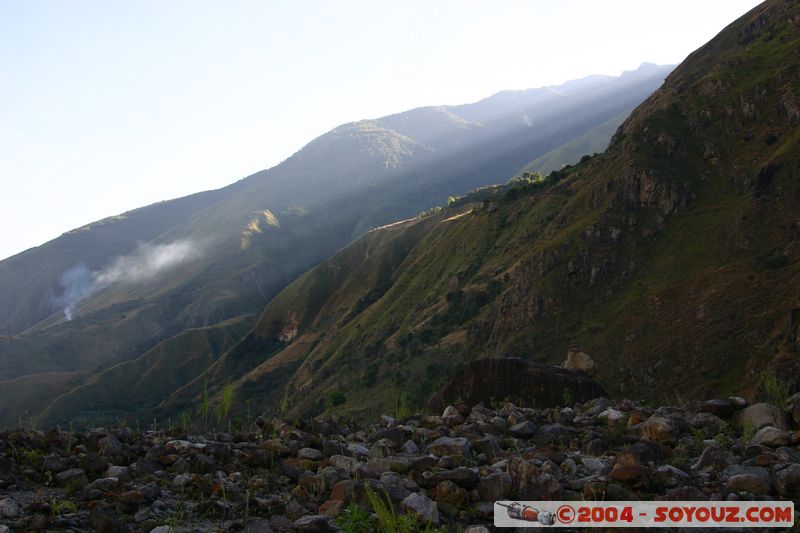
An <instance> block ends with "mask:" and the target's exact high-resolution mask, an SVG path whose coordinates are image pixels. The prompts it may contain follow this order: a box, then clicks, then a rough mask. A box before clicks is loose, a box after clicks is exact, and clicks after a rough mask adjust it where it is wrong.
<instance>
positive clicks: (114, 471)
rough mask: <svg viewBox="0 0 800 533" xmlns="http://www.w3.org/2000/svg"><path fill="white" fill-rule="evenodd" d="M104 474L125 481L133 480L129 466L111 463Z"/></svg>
mask: <svg viewBox="0 0 800 533" xmlns="http://www.w3.org/2000/svg"><path fill="white" fill-rule="evenodd" d="M104 475H105V477H115V478H117V479H118V480H120V481H121V482H123V483H125V482H128V481H131V480H132V479H133V476H132V475H131V471H130V469H129V468H128V467H127V466H115V465H111V466H109V467H108V468H107V469H106V472H105V474H104Z"/></svg>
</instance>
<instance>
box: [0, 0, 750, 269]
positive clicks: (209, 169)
mask: <svg viewBox="0 0 800 533" xmlns="http://www.w3.org/2000/svg"><path fill="white" fill-rule="evenodd" d="M758 3H759V2H756V1H753V0H716V1H713V0H703V1H698V0H690V1H689V0H671V1H669V2H655V1H642V0H629V1H625V0H608V1H600V0H585V1H578V0H547V1H544V0H486V1H465V0H428V1H417V0H402V1H377V0H369V1H363V2H356V1H347V0H336V1H328V2H323V1H322V0H320V1H316V2H308V1H298V0H286V1H276V0H258V1H245V0H235V1H231V2H221V1H218V0H215V1H202V0H190V1H177V0H152V1H148V0H144V1H143V0H136V1H133V0H126V1H123V0H102V1H88V0H80V1H77V0H76V1H63V0H52V1H48V0H35V1H30V0H3V1H2V2H0V176H1V178H0V179H2V181H1V182H0V185H1V186H2V188H1V189H0V199H1V200H0V227H2V228H3V231H2V233H1V234H0V235H1V237H0V258H3V257H6V256H9V255H12V254H14V253H17V252H20V251H22V250H24V249H26V248H29V247H31V246H35V245H38V244H41V243H43V242H45V241H47V240H50V239H52V238H55V237H57V236H58V235H59V234H61V233H63V232H64V231H67V230H69V229H71V228H74V227H77V226H80V225H83V224H85V223H88V222H91V221H93V220H97V219H100V218H103V217H105V216H109V215H114V214H118V213H121V212H123V211H126V210H128V209H132V208H135V207H138V206H141V205H146V204H149V203H153V202H156V201H160V200H164V199H169V198H173V197H176V196H182V195H185V194H188V193H191V192H196V191H201V190H205V189H211V188H217V187H221V186H223V185H226V184H228V183H231V182H233V181H236V180H237V179H239V178H242V177H244V176H246V175H249V174H252V173H253V172H255V171H258V170H261V169H264V168H268V167H270V166H273V165H274V164H276V163H278V162H280V161H281V160H283V159H285V158H287V157H288V156H290V155H291V154H292V153H293V152H295V151H296V150H298V149H299V148H300V147H302V145H304V144H305V143H306V142H308V141H310V140H311V139H312V138H314V137H316V136H318V135H320V134H322V133H324V132H325V131H327V130H329V129H331V128H333V127H335V126H336V125H338V124H341V123H344V122H349V121H353V120H357V119H361V118H370V117H378V116H382V115H386V114H390V113H394V112H398V111H402V110H405V109H409V108H412V107H417V106H421V105H429V104H459V103H465V102H470V101H475V100H478V99H480V98H483V97H485V96H488V95H490V94H492V93H495V92H497V91H499V90H503V89H524V88H530V87H537V86H542V85H551V84H557V83H561V82H563V81H566V80H568V79H573V78H578V77H582V76H585V75H588V74H619V73H620V72H621V71H622V70H630V69H633V68H636V67H637V66H638V65H639V64H640V63H642V62H644V61H648V62H654V63H660V64H664V63H678V62H680V61H681V60H682V59H683V58H684V57H685V56H686V55H687V54H689V53H690V52H691V51H692V50H694V49H695V48H697V47H698V46H700V45H702V44H703V43H704V42H706V41H708V40H709V39H710V38H712V37H713V36H714V35H715V34H716V33H717V32H719V31H720V30H721V29H722V28H723V27H724V26H725V25H727V24H728V23H729V22H731V21H733V20H734V19H735V18H736V17H738V16H739V15H741V14H743V13H744V12H746V11H747V10H748V9H750V8H751V7H753V6H755V5H756V4H758Z"/></svg>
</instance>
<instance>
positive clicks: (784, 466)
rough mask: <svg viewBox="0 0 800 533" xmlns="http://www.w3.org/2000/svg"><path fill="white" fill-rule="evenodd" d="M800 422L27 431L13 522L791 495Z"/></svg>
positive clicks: (294, 517) (517, 411) (767, 415)
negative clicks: (379, 503) (383, 505)
mask: <svg viewBox="0 0 800 533" xmlns="http://www.w3.org/2000/svg"><path fill="white" fill-rule="evenodd" d="M799 426H800V395H798V396H795V397H792V398H790V399H789V400H788V401H787V402H786V406H785V407H778V406H776V405H771V404H767V403H756V404H752V405H748V402H747V401H746V400H744V399H742V398H728V399H724V400H710V401H707V402H704V403H702V402H698V403H692V404H688V405H685V406H682V407H659V408H653V407H648V406H646V405H643V404H640V403H637V402H633V401H627V400H626V401H621V402H615V401H612V400H608V399H604V398H601V399H595V400H592V401H589V402H587V403H584V404H576V405H575V406H574V407H564V408H547V409H530V408H524V407H518V406H515V405H513V404H511V403H506V404H504V405H494V406H493V407H488V406H485V405H478V406H475V407H472V408H469V407H467V406H465V405H460V406H457V407H453V406H449V407H447V408H446V409H445V410H444V413H443V414H442V415H441V416H412V417H409V418H403V419H398V418H393V417H389V416H383V417H382V418H381V421H380V423H379V424H376V425H373V426H369V427H355V426H353V425H348V424H337V423H336V422H335V421H320V420H306V421H298V422H295V423H294V424H292V423H290V422H288V421H285V420H280V419H274V420H271V421H267V420H259V421H258V423H257V424H255V425H254V426H253V427H252V429H250V430H249V431H244V432H241V433H237V434H227V433H215V434H206V435H199V434H181V433H178V432H165V431H152V432H143V433H137V432H135V431H132V430H131V429H129V428H124V429H99V428H98V429H94V430H91V431H88V432H75V433H72V432H66V431H59V430H51V431H48V432H41V431H31V430H27V431H13V432H8V433H4V434H2V435H0V524H5V525H0V532H6V531H8V530H9V529H10V530H11V531H33V530H36V531H40V530H51V531H89V530H94V531H99V532H117V531H120V532H121V531H142V532H151V531H152V532H166V531H248V532H268V531H335V530H337V529H341V530H343V531H353V532H358V531H380V530H385V529H386V528H387V527H388V526H387V525H386V524H385V523H384V522H379V521H378V519H377V517H375V516H374V514H375V507H374V499H375V496H376V495H378V497H381V496H383V497H385V498H388V499H389V500H391V502H392V505H393V506H394V508H395V509H396V510H397V518H396V521H397V522H398V523H399V525H400V526H401V527H406V530H418V529H420V530H424V529H425V528H426V527H427V528H428V529H429V530H430V529H432V528H434V527H435V528H439V530H441V531H464V530H466V531H486V529H485V528H483V527H479V525H480V524H483V525H489V524H491V522H492V502H494V501H495V500H500V499H506V498H513V499H520V500H543V499H575V500H580V499H589V500H594V499H606V500H636V499H666V500H706V499H707V500H719V499H723V500H751V499H755V500H759V499H792V498H798V497H800V449H798V444H800V431H797V430H796V429H797V428H798V427H799ZM370 495H372V497H373V502H372V503H371V502H370ZM412 522H415V523H416V526H413V527H411V524H412ZM470 525H472V526H477V527H473V528H468V527H467V526H470ZM399 530H402V529H399Z"/></svg>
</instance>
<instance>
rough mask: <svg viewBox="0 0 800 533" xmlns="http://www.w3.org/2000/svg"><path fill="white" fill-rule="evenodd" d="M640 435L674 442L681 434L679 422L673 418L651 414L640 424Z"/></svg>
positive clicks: (656, 440)
mask: <svg viewBox="0 0 800 533" xmlns="http://www.w3.org/2000/svg"><path fill="white" fill-rule="evenodd" d="M641 432H642V437H643V438H645V439H647V440H651V441H655V442H660V443H662V444H667V443H671V442H674V441H675V440H677V438H678V437H679V436H680V434H681V424H680V422H678V421H677V420H676V419H675V418H672V417H667V416H663V415H653V416H651V417H650V418H648V419H647V420H645V421H644V422H643V423H642V425H641Z"/></svg>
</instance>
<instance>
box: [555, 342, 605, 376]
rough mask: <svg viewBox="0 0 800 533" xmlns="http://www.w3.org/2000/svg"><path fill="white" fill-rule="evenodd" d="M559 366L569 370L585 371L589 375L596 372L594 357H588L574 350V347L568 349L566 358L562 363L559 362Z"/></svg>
mask: <svg viewBox="0 0 800 533" xmlns="http://www.w3.org/2000/svg"><path fill="white" fill-rule="evenodd" d="M561 367H562V368H567V369H569V370H578V371H580V372H585V373H586V374H588V375H590V376H593V375H595V374H596V373H597V363H595V362H594V359H592V358H591V357H589V356H588V355H587V354H585V353H583V352H581V351H578V350H576V349H575V348H570V349H569V351H568V352H567V358H566V359H565V360H564V362H563V363H561Z"/></svg>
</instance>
